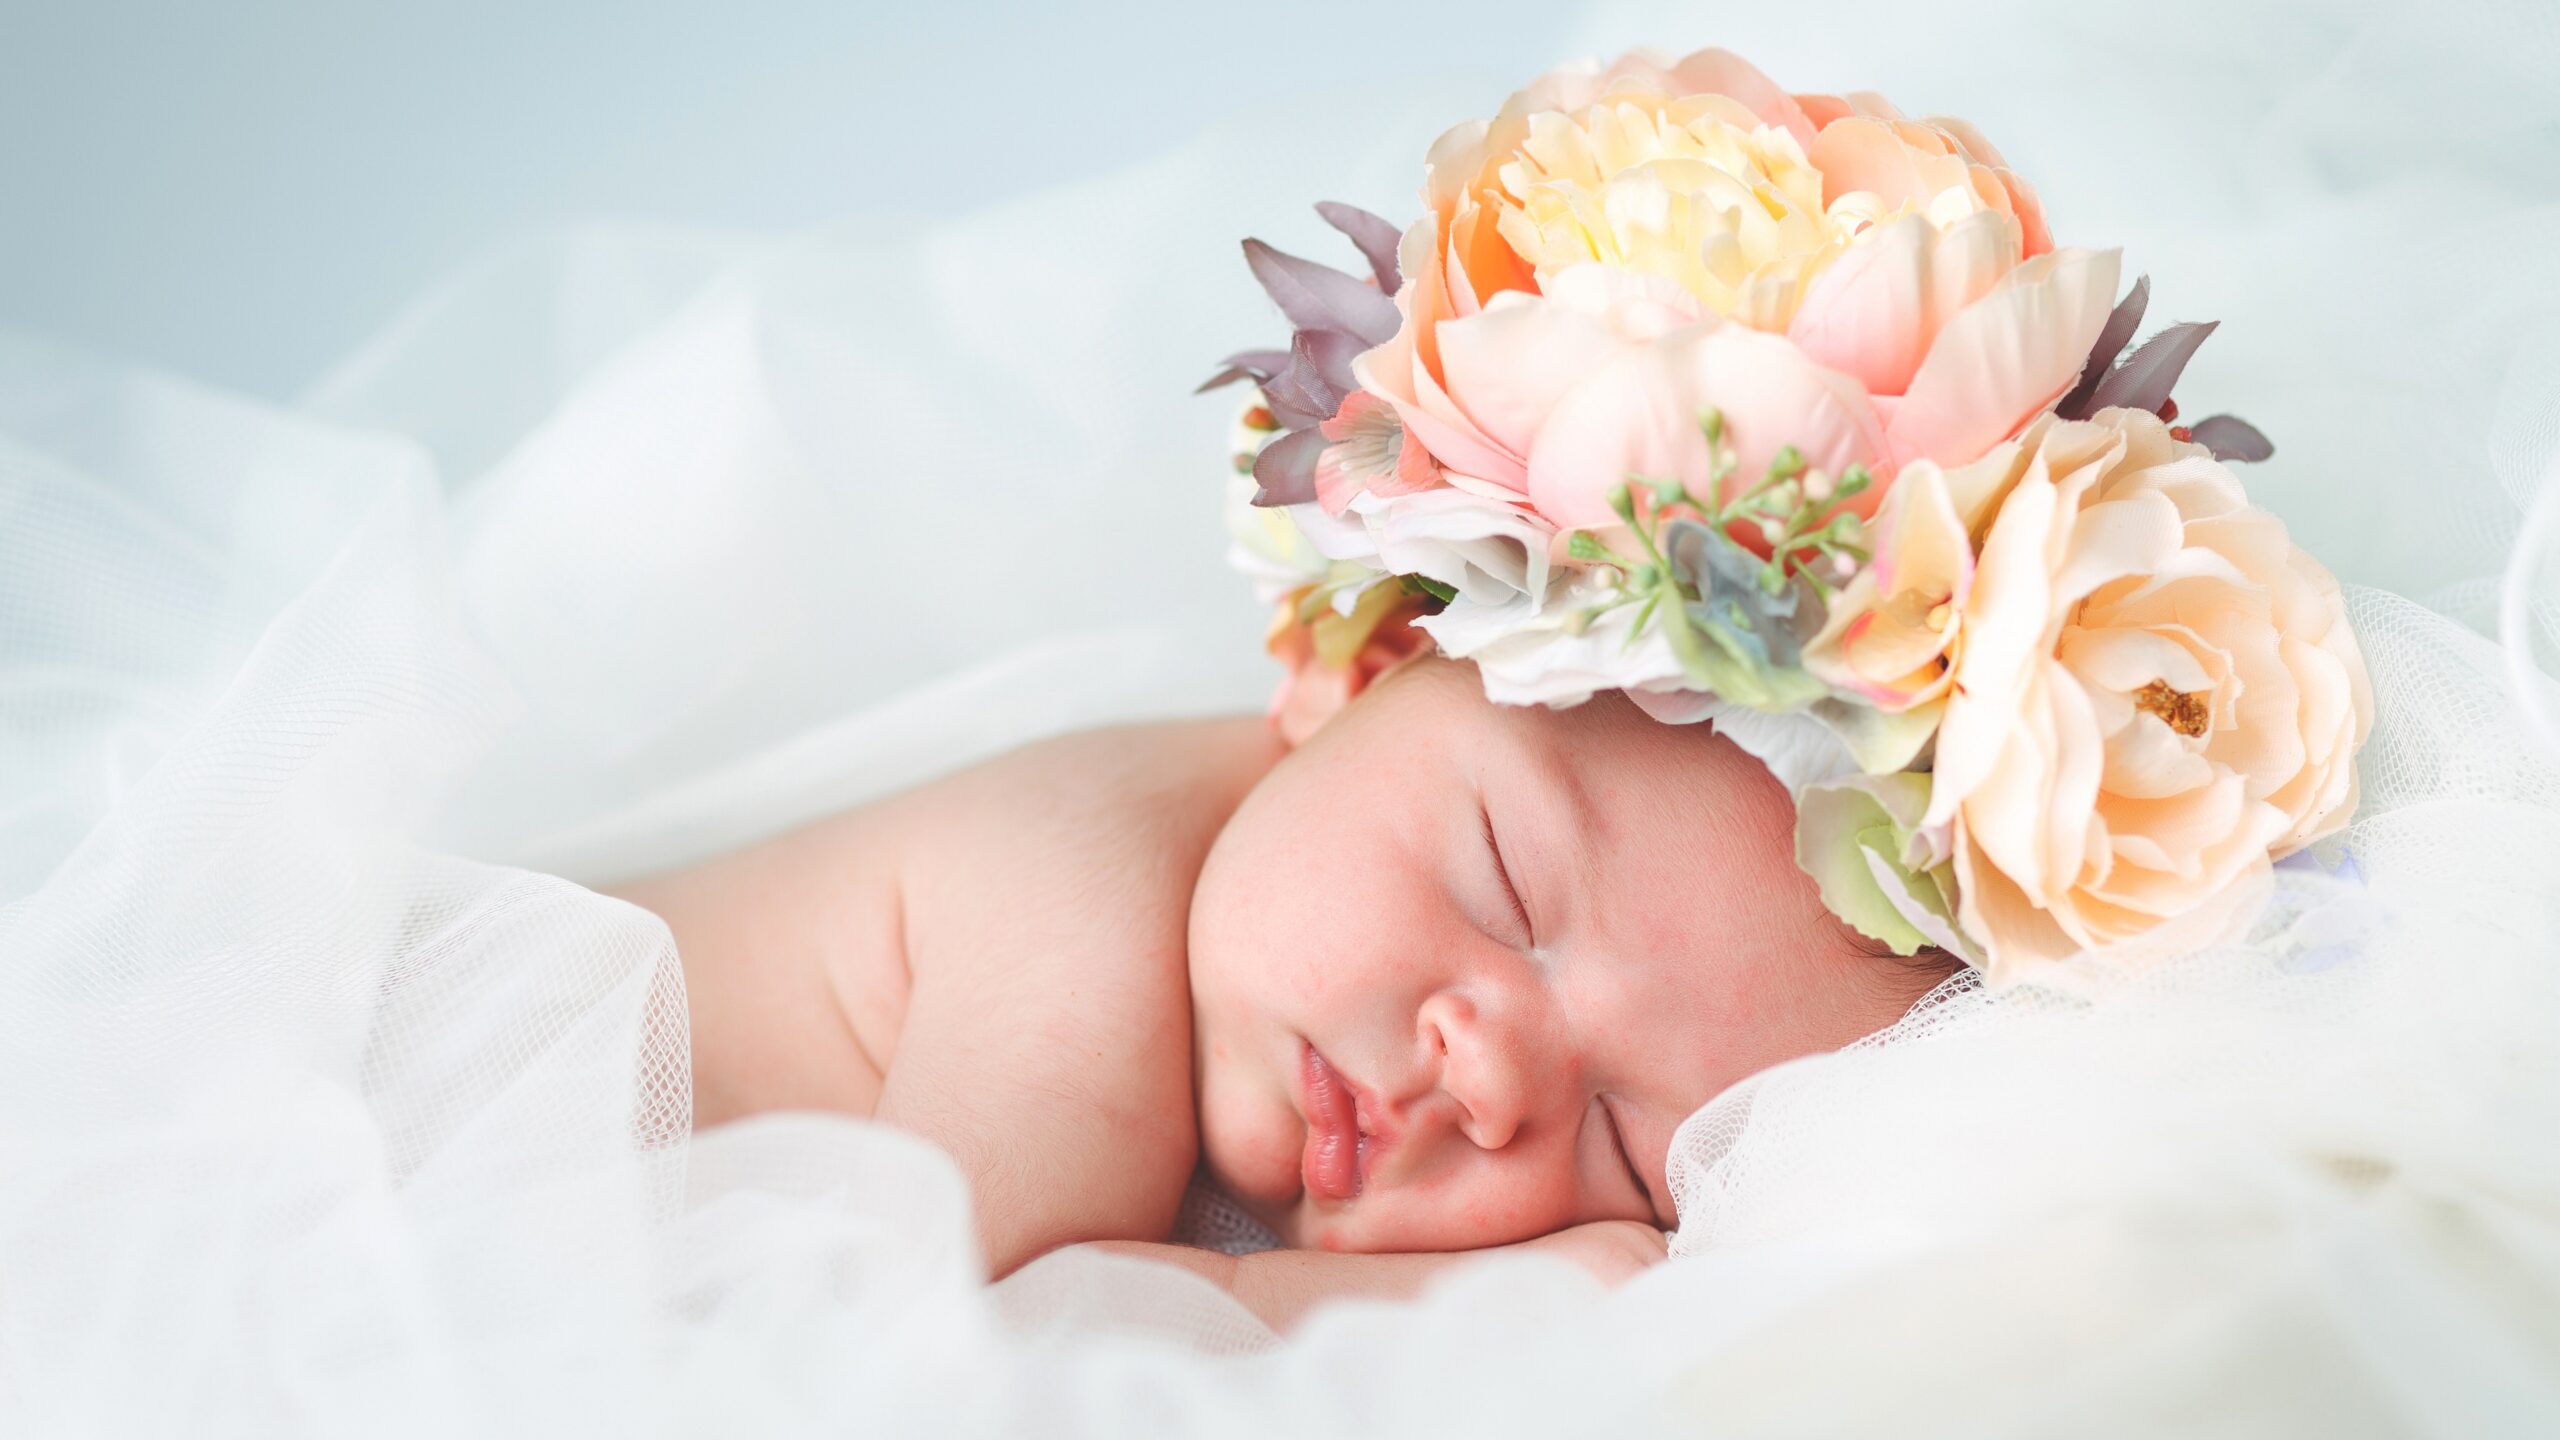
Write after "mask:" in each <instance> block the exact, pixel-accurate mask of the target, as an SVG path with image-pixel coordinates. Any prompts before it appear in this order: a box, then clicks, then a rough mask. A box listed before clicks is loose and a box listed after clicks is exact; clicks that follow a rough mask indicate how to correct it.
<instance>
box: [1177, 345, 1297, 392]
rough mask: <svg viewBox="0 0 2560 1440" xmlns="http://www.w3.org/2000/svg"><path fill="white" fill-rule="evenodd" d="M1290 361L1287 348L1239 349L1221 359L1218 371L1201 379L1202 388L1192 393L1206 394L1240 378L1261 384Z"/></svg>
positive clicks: (1231, 383)
mask: <svg viewBox="0 0 2560 1440" xmlns="http://www.w3.org/2000/svg"><path fill="white" fill-rule="evenodd" d="M1288 363H1289V352H1288V351H1286V350H1239V351H1237V352H1236V353H1234V354H1233V355H1230V356H1228V357H1227V358H1226V359H1224V360H1221V361H1219V362H1218V366H1219V369H1218V373H1217V374H1215V375H1212V376H1210V377H1209V378H1208V379H1206V380H1203V381H1201V382H1200V388H1198V389H1196V390H1194V391H1192V392H1191V393H1192V394H1194V395H1206V394H1208V393H1209V392H1210V391H1212V390H1215V389H1217V388H1218V387H1219V386H1221V385H1233V384H1234V383H1236V382H1237V381H1239V380H1251V381H1252V382H1254V383H1255V384H1257V385H1259V384H1261V383H1262V382H1263V381H1265V380H1268V379H1270V378H1271V377H1272V376H1274V375H1277V374H1279V373H1280V367H1281V366H1283V365H1286V364H1288Z"/></svg>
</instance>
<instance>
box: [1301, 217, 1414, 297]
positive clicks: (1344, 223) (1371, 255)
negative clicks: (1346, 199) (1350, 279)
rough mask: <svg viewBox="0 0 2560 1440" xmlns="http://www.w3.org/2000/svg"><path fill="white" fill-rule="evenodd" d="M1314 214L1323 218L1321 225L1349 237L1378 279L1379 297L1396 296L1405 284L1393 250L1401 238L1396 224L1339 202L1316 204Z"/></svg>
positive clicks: (1400, 241)
mask: <svg viewBox="0 0 2560 1440" xmlns="http://www.w3.org/2000/svg"><path fill="white" fill-rule="evenodd" d="M1316 213H1317V214H1319V215H1321V216H1323V217H1324V223H1326V224H1327V225H1330V226H1332V227H1333V228H1334V229H1336V230H1339V231H1341V232H1342V233H1343V234H1345V235H1348V236H1350V237H1351V243H1352V244H1354V245H1357V246H1359V247H1360V253H1361V254H1362V255H1364V256H1366V257H1368V261H1369V273H1370V274H1372V275H1375V276H1377V277H1378V291H1379V293H1380V294H1383V295H1393V294H1395V293H1396V289H1397V287H1398V286H1400V285H1402V284H1403V283H1404V281H1403V279H1402V277H1401V276H1399V275H1398V273H1397V271H1396V246H1397V245H1398V244H1400V243H1402V242H1403V240H1404V237H1403V236H1402V235H1400V234H1398V233H1396V227H1395V224H1394V223H1393V222H1392V221H1390V220H1388V219H1387V218H1386V217H1385V216H1383V215H1372V214H1370V213H1369V212H1368V211H1366V210H1363V209H1361V208H1360V207H1359V206H1357V205H1345V204H1343V203H1342V202H1341V201H1339V200H1319V201H1317V202H1316Z"/></svg>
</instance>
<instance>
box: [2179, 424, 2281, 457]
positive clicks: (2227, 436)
mask: <svg viewBox="0 0 2560 1440" xmlns="http://www.w3.org/2000/svg"><path fill="white" fill-rule="evenodd" d="M2187 433H2188V434H2189V435H2190V436H2192V437H2193V438H2194V439H2195V442H2196V443H2197V444H2199V445H2201V446H2203V447H2204V448H2206V449H2207V450H2210V451H2212V452H2213V458H2214V459H2216V460H2252V461H2254V460H2264V459H2266V458H2267V457H2268V456H2270V455H2273V454H2274V453H2276V444H2275V442H2274V441H2272V440H2270V439H2268V438H2267V437H2266V433H2265V432H2264V431H2262V430H2260V429H2259V428H2258V427H2257V426H2255V425H2252V424H2250V423H2249V422H2248V421H2246V420H2243V419H2241V418H2240V417H2239V416H2237V415H2208V416H2206V417H2205V418H2203V419H2202V420H2199V421H2197V422H2196V423H2195V424H2194V425H2193V426H2192V427H2190V428H2189V430H2188V432H2187Z"/></svg>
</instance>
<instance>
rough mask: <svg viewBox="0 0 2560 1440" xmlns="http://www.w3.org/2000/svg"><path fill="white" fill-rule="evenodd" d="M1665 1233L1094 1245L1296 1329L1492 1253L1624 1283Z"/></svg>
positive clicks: (1629, 1228) (1617, 1227)
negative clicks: (1360, 1251)
mask: <svg viewBox="0 0 2560 1440" xmlns="http://www.w3.org/2000/svg"><path fill="white" fill-rule="evenodd" d="M1666 1243H1667V1242H1666V1239H1665V1237H1664V1235H1663V1233H1662V1232H1661V1231H1659V1230H1657V1229H1655V1228H1654V1227H1652V1226H1651V1225H1647V1224H1644V1223H1642V1222H1641V1221H1635V1220H1596V1221H1593V1222H1591V1223H1589V1224H1586V1225H1576V1226H1574V1227H1573V1228H1572V1229H1569V1230H1559V1231H1557V1232H1556V1233H1554V1234H1552V1235H1541V1236H1539V1237H1538V1238H1537V1239H1535V1240H1524V1241H1522V1242H1521V1243H1519V1244H1517V1245H1504V1246H1500V1247H1497V1248H1495V1249H1491V1250H1462V1251H1457V1252H1453V1253H1401V1254H1378V1255H1357V1254H1343V1253H1340V1252H1336V1251H1331V1250H1265V1251H1262V1252H1260V1253H1258V1254H1253V1255H1222V1254H1220V1253H1218V1252H1217V1251H1215V1250H1195V1249H1193V1248H1191V1247H1190V1246H1187V1245H1158V1244H1149V1243H1145V1242H1142V1241H1128V1240H1112V1241H1103V1242H1100V1243H1098V1244H1096V1245H1094V1246H1093V1247H1092V1248H1093V1249H1096V1250H1100V1251H1104V1252H1106V1253H1108V1254H1113V1255H1128V1256H1132V1257H1135V1258H1137V1259H1141V1260H1155V1261H1160V1262H1163V1263H1165V1264H1169V1265H1178V1266H1180V1267H1182V1268H1183V1269H1185V1270H1188V1271H1190V1272H1191V1273H1193V1274H1195V1275H1198V1276H1200V1277H1201V1278H1202V1279H1205V1280H1207V1281H1208V1282H1209V1283H1210V1284H1212V1285H1215V1286H1217V1287H1218V1288H1219V1289H1221V1290H1224V1291H1226V1292H1227V1293H1228V1294H1230V1295H1233V1296H1234V1297H1235V1298H1236V1300H1237V1302H1238V1303H1240V1304H1242V1305H1243V1306H1244V1308H1246V1309H1247V1310H1250V1311H1252V1312H1253V1313H1254V1314H1255V1315H1256V1316H1257V1317H1259V1318H1260V1319H1261V1321H1262V1323H1264V1324H1265V1325H1268V1326H1270V1327H1271V1328H1272V1329H1274V1330H1282V1331H1285V1330H1289V1329H1292V1328H1294V1327H1295V1326H1296V1325H1297V1323H1298V1321H1299V1320H1301V1319H1303V1318H1304V1317H1305V1316H1306V1314H1307V1312H1308V1311H1310V1310H1313V1309H1314V1308H1315V1307H1316V1306H1317V1305H1319V1304H1322V1303H1323V1302H1325V1301H1327V1300H1347V1299H1369V1300H1409V1299H1411V1298H1413V1297H1414V1296H1416V1295H1419V1294H1420V1293H1422V1288H1423V1286H1424V1285H1426V1284H1428V1283H1429V1282H1430V1280H1431V1278H1432V1277H1433V1276H1435V1275H1440V1274H1443V1273H1445V1272H1447V1271H1449V1270H1452V1269H1455V1268H1457V1267H1458V1266H1461V1265H1465V1264H1469V1263H1472V1262H1474V1261H1477V1260H1481V1259H1483V1258H1484V1257H1486V1256H1488V1255H1502V1254H1532V1255H1553V1256H1556V1257H1557V1258H1559V1259H1563V1260H1569V1261H1571V1262H1573V1263H1574V1264H1577V1265H1580V1266H1582V1267H1583V1268H1584V1269H1586V1270H1589V1271H1590V1272H1591V1273H1592V1274H1593V1275H1595V1276H1597V1277H1599V1278H1600V1279H1601V1280H1602V1281H1603V1282H1605V1283H1608V1284H1612V1285H1614V1284H1616V1283H1618V1282H1619V1281H1621V1280H1624V1279H1626V1278H1627V1277H1628V1276H1631V1275H1633V1274H1635V1273H1636V1272H1637V1271H1640V1270H1642V1269H1644V1268H1645V1267H1646V1266H1649V1265H1652V1264H1654V1263H1655V1262H1657V1261H1659V1260H1661V1259H1662V1258H1663V1255H1664V1253H1665V1245H1666Z"/></svg>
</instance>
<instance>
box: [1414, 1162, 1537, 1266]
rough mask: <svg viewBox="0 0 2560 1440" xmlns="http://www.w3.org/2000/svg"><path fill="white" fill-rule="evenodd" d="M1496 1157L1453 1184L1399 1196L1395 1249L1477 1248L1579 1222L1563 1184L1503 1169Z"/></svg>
mask: <svg viewBox="0 0 2560 1440" xmlns="http://www.w3.org/2000/svg"><path fill="white" fill-rule="evenodd" d="M1500 1158H1501V1157H1499V1156H1491V1157H1487V1160H1488V1161H1489V1162H1493V1163H1488V1164H1487V1165H1485V1166H1483V1167H1482V1168H1478V1169H1475V1170H1474V1171H1473V1172H1472V1173H1470V1174H1467V1175H1464V1176H1462V1177H1459V1178H1458V1182H1457V1183H1454V1184H1451V1185H1448V1186H1446V1187H1440V1188H1437V1189H1435V1190H1432V1191H1427V1192H1416V1193H1414V1194H1412V1195H1409V1196H1405V1197H1400V1198H1402V1199H1404V1200H1405V1201H1406V1202H1407V1207H1406V1213H1405V1214H1403V1215H1402V1216H1400V1217H1399V1219H1400V1220H1401V1222H1402V1223H1401V1225H1400V1226H1399V1227H1398V1228H1399V1229H1400V1230H1401V1231H1403V1232H1404V1233H1403V1237H1402V1244H1401V1248H1409V1249H1422V1250H1483V1249H1487V1248H1490V1247H1492V1246H1496V1245H1509V1244H1513V1243H1515V1242H1517V1241H1521V1240H1532V1239H1535V1238H1537V1237H1538V1236H1540V1235H1548V1234H1552V1233H1554V1232H1555V1231H1558V1230H1561V1229H1564V1228H1565V1227H1566V1226H1568V1225H1571V1224H1573V1223H1575V1222H1576V1221H1577V1220H1578V1219H1580V1218H1581V1217H1580V1216H1579V1215H1577V1214H1576V1213H1575V1199H1574V1195H1573V1191H1572V1186H1571V1184H1570V1183H1569V1182H1568V1183H1564V1184H1559V1183H1557V1182H1556V1181H1555V1180H1554V1179H1553V1178H1550V1177H1547V1176H1542V1175H1538V1174H1534V1173H1531V1172H1530V1171H1529V1170H1528V1168H1527V1167H1526V1166H1520V1167H1505V1166H1503V1165H1501V1164H1500V1163H1499V1160H1500Z"/></svg>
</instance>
